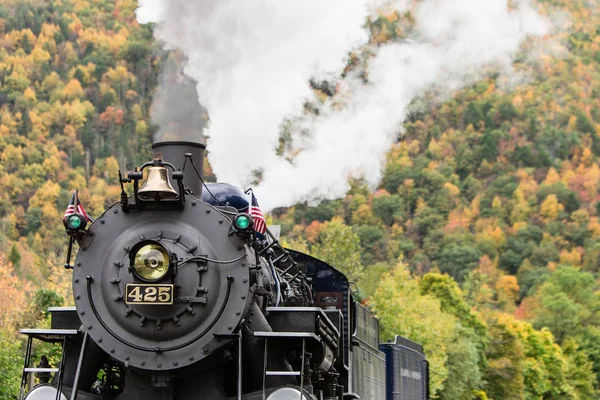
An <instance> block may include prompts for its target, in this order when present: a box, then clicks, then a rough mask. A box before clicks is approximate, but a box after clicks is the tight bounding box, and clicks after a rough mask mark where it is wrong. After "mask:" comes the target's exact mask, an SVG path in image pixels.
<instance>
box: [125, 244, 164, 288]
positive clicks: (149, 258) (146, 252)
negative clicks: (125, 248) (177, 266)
mask: <svg viewBox="0 0 600 400" xmlns="http://www.w3.org/2000/svg"><path fill="white" fill-rule="evenodd" d="M136 247H137V250H136V249H135V248H134V249H133V251H132V253H133V257H132V264H133V265H132V269H133V272H134V274H135V275H136V276H137V277H138V278H139V279H141V280H143V281H146V282H156V281H159V280H161V279H162V278H164V277H165V275H167V273H168V272H169V267H170V262H171V260H170V254H169V252H168V251H167V249H165V248H164V247H163V246H162V245H161V244H159V243H156V242H143V243H140V244H138V246H136Z"/></svg>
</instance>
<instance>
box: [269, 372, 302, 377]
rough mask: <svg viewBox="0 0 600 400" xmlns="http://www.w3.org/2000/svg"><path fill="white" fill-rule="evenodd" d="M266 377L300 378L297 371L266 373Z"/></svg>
mask: <svg viewBox="0 0 600 400" xmlns="http://www.w3.org/2000/svg"><path fill="white" fill-rule="evenodd" d="M266 375H267V376H300V372H298V371H267V372H266Z"/></svg>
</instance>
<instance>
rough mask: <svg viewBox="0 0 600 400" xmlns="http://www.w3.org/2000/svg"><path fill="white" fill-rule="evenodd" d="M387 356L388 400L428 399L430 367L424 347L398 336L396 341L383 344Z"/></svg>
mask: <svg viewBox="0 0 600 400" xmlns="http://www.w3.org/2000/svg"><path fill="white" fill-rule="evenodd" d="M381 347H382V350H383V351H384V352H385V353H386V356H387V377H388V381H389V382H393V385H392V386H391V387H388V394H387V399H388V400H414V399H427V396H428V384H429V380H428V367H427V361H426V360H425V355H424V354H423V350H422V349H423V348H422V347H421V346H420V345H418V344H416V343H414V342H411V341H409V340H406V339H404V338H401V337H399V336H397V337H396V341H395V343H389V344H384V345H382V346H381Z"/></svg>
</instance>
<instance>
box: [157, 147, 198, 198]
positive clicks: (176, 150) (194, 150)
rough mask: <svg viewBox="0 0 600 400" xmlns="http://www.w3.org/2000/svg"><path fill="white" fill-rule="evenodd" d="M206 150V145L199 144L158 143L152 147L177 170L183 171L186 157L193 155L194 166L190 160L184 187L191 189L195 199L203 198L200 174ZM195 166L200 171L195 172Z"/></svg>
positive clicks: (186, 168)
mask: <svg viewBox="0 0 600 400" xmlns="http://www.w3.org/2000/svg"><path fill="white" fill-rule="evenodd" d="M204 149H206V145H204V144H202V143H197V142H183V141H174V142H157V143H154V144H153V145H152V150H154V152H155V153H161V154H162V159H163V160H164V161H167V162H169V163H171V164H173V165H174V166H175V168H181V169H183V164H184V163H185V155H186V154H188V153H189V154H191V155H192V159H191V161H193V165H191V164H190V161H189V160H188V162H187V164H186V166H185V176H184V178H183V186H184V187H185V188H189V190H190V191H191V192H192V193H193V195H194V197H197V198H202V181H201V180H200V178H199V177H198V174H199V175H200V176H202V167H203V166H204ZM194 166H195V167H196V170H197V171H198V174H196V171H195V170H194Z"/></svg>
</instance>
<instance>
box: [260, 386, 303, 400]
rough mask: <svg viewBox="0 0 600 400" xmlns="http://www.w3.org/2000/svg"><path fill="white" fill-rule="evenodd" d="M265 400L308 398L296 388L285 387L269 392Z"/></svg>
mask: <svg viewBox="0 0 600 400" xmlns="http://www.w3.org/2000/svg"><path fill="white" fill-rule="evenodd" d="M267 400H308V398H307V397H306V396H304V395H301V394H300V390H298V389H295V388H291V387H285V388H281V389H277V390H276V391H274V392H273V393H271V395H270V396H269V397H267Z"/></svg>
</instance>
